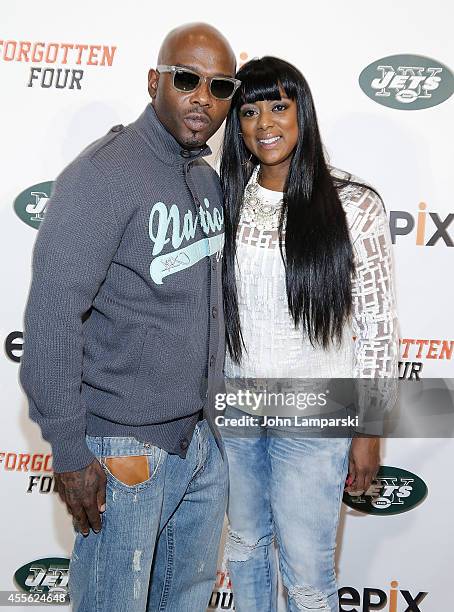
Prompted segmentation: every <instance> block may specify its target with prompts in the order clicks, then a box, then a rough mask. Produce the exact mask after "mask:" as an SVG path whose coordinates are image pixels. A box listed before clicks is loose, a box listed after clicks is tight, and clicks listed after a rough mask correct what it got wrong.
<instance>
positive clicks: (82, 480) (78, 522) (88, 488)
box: [54, 459, 107, 536]
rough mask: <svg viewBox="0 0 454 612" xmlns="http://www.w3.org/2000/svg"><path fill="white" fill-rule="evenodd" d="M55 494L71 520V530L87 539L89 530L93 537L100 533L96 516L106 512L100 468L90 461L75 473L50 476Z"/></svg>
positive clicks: (96, 463) (104, 484)
mask: <svg viewBox="0 0 454 612" xmlns="http://www.w3.org/2000/svg"><path fill="white" fill-rule="evenodd" d="M54 477H55V484H56V488H57V492H58V494H59V495H60V497H61V499H62V501H63V503H64V504H66V506H67V508H68V512H69V513H70V514H72V516H73V525H74V527H75V528H76V529H77V530H78V531H81V532H82V533H83V535H85V536H87V535H88V534H89V533H90V527H91V528H92V529H93V531H94V532H95V533H98V532H99V531H100V530H101V517H100V514H99V513H100V512H104V510H105V509H106V480H107V479H106V475H105V473H104V470H103V468H102V467H101V464H100V463H99V461H98V460H97V459H94V460H93V461H92V462H91V463H90V464H89V465H87V467H85V468H84V469H83V470H78V471H77V472H60V473H58V474H55V475H54Z"/></svg>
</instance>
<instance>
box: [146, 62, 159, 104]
mask: <svg viewBox="0 0 454 612" xmlns="http://www.w3.org/2000/svg"><path fill="white" fill-rule="evenodd" d="M158 83H159V74H158V72H157V71H156V70H155V69H154V68H150V70H149V71H148V93H149V94H150V97H151V98H152V99H153V98H155V97H156V91H157V89H158Z"/></svg>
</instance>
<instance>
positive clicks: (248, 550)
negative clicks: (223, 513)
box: [225, 528, 260, 561]
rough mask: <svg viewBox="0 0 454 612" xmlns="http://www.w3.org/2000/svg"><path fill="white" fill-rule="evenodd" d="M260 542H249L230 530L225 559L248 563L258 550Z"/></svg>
mask: <svg viewBox="0 0 454 612" xmlns="http://www.w3.org/2000/svg"><path fill="white" fill-rule="evenodd" d="M259 541H260V540H258V541H257V542H255V543H250V542H247V541H246V540H245V539H244V538H242V537H241V536H240V535H239V534H237V533H235V532H234V531H232V530H231V529H230V528H229V530H228V535H227V542H226V545H225V557H226V559H227V560H228V561H247V560H248V559H250V558H251V556H252V553H253V552H254V550H255V549H256V548H257V546H258V543H259Z"/></svg>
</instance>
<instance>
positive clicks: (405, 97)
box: [371, 66, 443, 104]
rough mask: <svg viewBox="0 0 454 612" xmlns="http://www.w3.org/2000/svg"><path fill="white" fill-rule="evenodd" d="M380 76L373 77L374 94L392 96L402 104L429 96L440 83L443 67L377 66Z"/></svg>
mask: <svg viewBox="0 0 454 612" xmlns="http://www.w3.org/2000/svg"><path fill="white" fill-rule="evenodd" d="M377 70H378V71H379V72H380V73H381V75H380V77H378V78H376V79H373V80H372V83H371V87H372V89H375V90H376V93H375V95H376V96H385V97H388V96H394V97H395V99H396V100H398V101H399V102H401V103H402V104H411V103H412V102H414V101H415V100H417V99H418V98H431V97H432V92H433V91H435V89H437V88H438V87H439V85H440V83H441V74H442V72H443V68H424V67H423V66H399V67H398V68H396V69H394V67H393V66H377Z"/></svg>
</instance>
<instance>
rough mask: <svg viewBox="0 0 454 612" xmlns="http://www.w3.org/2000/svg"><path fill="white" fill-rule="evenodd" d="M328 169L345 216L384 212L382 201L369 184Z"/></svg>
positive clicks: (336, 170) (335, 169)
mask: <svg viewBox="0 0 454 612" xmlns="http://www.w3.org/2000/svg"><path fill="white" fill-rule="evenodd" d="M328 168H329V171H330V174H331V177H332V178H333V180H334V185H335V187H336V189H337V192H338V194H339V199H340V201H341V203H342V206H343V207H344V209H345V212H346V213H347V215H349V216H351V215H353V216H355V217H357V216H358V215H360V216H370V215H377V214H380V213H382V212H383V211H384V210H385V207H384V204H383V200H382V199H381V197H380V195H379V194H378V192H377V191H376V189H375V188H374V187H373V186H372V185H371V184H370V183H368V182H367V181H365V180H364V179H363V178H361V177H359V176H356V175H355V174H351V173H350V172H346V171H345V170H341V169H340V168H335V167H334V166H328Z"/></svg>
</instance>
